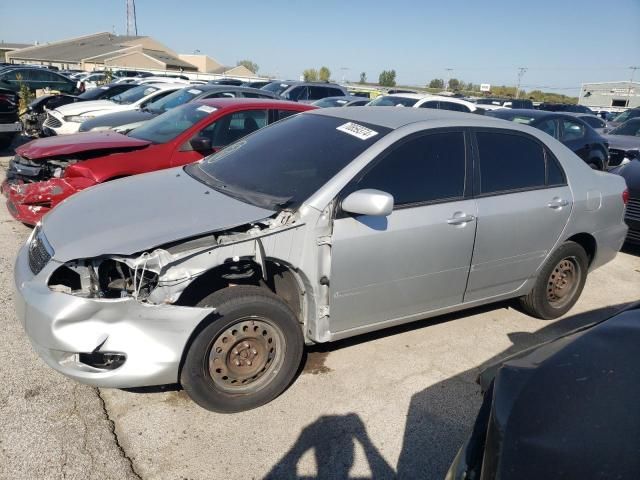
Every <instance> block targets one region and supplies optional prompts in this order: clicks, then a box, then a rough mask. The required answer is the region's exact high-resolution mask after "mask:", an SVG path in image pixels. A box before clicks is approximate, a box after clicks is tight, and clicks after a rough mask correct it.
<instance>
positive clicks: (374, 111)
mask: <svg viewBox="0 0 640 480" xmlns="http://www.w3.org/2000/svg"><path fill="white" fill-rule="evenodd" d="M309 114H311V115H325V116H329V117H336V118H343V119H344V120H346V121H351V122H363V123H369V124H372V125H378V126H380V127H386V128H391V129H397V128H400V127H403V126H405V125H408V124H410V123H416V122H424V121H445V122H446V121H458V122H459V121H460V120H469V121H470V123H473V124H476V125H477V124H480V125H487V126H496V127H501V128H505V122H504V120H501V119H499V118H492V117H485V116H484V115H477V114H474V113H462V112H453V111H450V110H436V109H431V108H409V107H367V106H364V107H359V108H342V107H332V108H322V109H319V110H314V111H313V112H309ZM305 115H306V114H305ZM507 128H508V127H507Z"/></svg>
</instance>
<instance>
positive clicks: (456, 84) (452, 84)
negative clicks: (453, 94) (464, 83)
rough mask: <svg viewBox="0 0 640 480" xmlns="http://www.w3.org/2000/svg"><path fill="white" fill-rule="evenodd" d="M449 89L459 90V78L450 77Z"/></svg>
mask: <svg viewBox="0 0 640 480" xmlns="http://www.w3.org/2000/svg"><path fill="white" fill-rule="evenodd" d="M449 89H450V90H460V80H458V79H457V78H452V79H450V80H449Z"/></svg>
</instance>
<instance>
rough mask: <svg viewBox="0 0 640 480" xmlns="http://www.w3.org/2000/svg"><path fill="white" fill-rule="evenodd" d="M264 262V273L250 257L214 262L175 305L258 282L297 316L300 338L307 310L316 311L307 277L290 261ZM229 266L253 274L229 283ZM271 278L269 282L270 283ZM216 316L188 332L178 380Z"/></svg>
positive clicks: (185, 304) (268, 260)
mask: <svg viewBox="0 0 640 480" xmlns="http://www.w3.org/2000/svg"><path fill="white" fill-rule="evenodd" d="M265 265H266V270H267V272H266V274H265V275H264V276H263V275H262V267H261V266H260V265H259V264H258V263H257V262H256V261H255V260H253V259H251V258H247V259H240V261H238V262H233V264H229V263H223V264H221V265H217V266H215V267H213V268H211V269H209V270H207V271H206V272H205V273H203V274H202V275H199V276H198V277H197V278H196V279H195V280H194V281H193V282H191V283H190V284H189V286H188V287H187V288H185V290H184V291H183V292H182V294H181V295H180V298H179V299H178V301H177V302H176V305H182V306H188V307H195V306H197V304H198V302H199V301H200V300H202V299H204V298H205V297H206V296H207V295H209V294H211V293H214V292H216V291H218V290H221V289H223V288H226V287H228V286H230V284H234V285H257V286H260V287H262V288H265V289H267V290H269V291H271V292H272V293H274V294H275V295H276V296H278V297H279V298H281V299H282V300H283V301H284V302H285V303H287V305H289V306H290V307H291V309H292V310H293V312H294V313H295V314H296V316H297V317H298V321H299V323H300V328H301V331H302V334H303V337H304V338H306V332H307V330H308V326H307V325H308V321H309V319H310V314H309V312H315V302H314V299H313V298H314V296H313V294H310V293H309V292H313V290H312V288H311V283H310V282H309V279H308V278H307V277H306V276H305V275H304V274H303V273H302V272H301V270H299V269H296V268H295V267H293V266H292V265H290V264H289V263H287V262H285V261H282V260H279V259H275V258H267V259H266V260H265ZM232 266H234V267H239V268H240V270H239V271H242V268H247V269H249V268H250V269H252V270H253V272H254V275H251V276H247V277H246V278H242V279H234V282H235V283H232V282H230V281H229V280H228V279H225V278H224V275H226V274H227V273H228V272H229V271H230V268H231V267H232ZM279 276H281V277H282V278H283V279H286V280H285V281H284V282H283V283H281V282H279V281H276V280H275V278H277V277H279ZM265 278H266V280H265ZM270 280H271V283H270V282H269V281H270ZM278 292H279V293H278ZM294 295H297V298H298V299H299V306H298V307H296V306H295V303H294V305H293V306H292V303H291V300H292V296H294ZM217 318H218V315H217V314H216V313H215V312H212V313H211V314H210V315H207V316H206V317H205V318H203V319H202V320H201V321H200V323H198V324H197V325H196V326H195V328H194V329H193V331H192V332H191V334H190V335H189V337H188V339H187V341H186V342H185V344H184V347H183V349H182V354H181V356H180V363H179V365H178V377H177V379H176V380H177V381H178V383H179V381H180V375H181V372H182V368H183V366H184V362H185V358H186V354H187V352H188V351H189V348H190V347H191V345H192V343H193V341H194V340H195V338H196V337H197V336H198V335H199V334H200V332H202V330H204V329H205V328H206V327H207V326H208V325H209V324H211V323H212V322H215V320H216V319H217Z"/></svg>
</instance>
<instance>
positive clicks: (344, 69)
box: [340, 67, 349, 83]
mask: <svg viewBox="0 0 640 480" xmlns="http://www.w3.org/2000/svg"><path fill="white" fill-rule="evenodd" d="M340 70H342V83H344V75H345V72H347V71H349V67H340Z"/></svg>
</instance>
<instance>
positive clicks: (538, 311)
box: [520, 241, 589, 320]
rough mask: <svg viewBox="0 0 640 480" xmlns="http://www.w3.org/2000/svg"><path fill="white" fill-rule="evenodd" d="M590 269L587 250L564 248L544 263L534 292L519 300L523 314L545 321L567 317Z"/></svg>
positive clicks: (573, 245) (569, 245)
mask: <svg viewBox="0 0 640 480" xmlns="http://www.w3.org/2000/svg"><path fill="white" fill-rule="evenodd" d="M588 266H589V259H588V257H587V254H586V252H585V251H584V248H582V247H581V246H580V245H578V244H577V243H575V242H571V241H569V242H565V243H564V244H562V245H561V246H560V247H559V248H558V249H557V250H556V251H555V252H553V253H552V254H551V256H550V257H549V258H548V259H547V261H546V262H545V264H544V266H543V267H542V269H541V270H540V274H539V275H538V278H537V279H536V283H535V285H534V287H533V290H531V292H530V293H529V294H528V295H526V296H524V297H521V298H520V305H521V306H522V308H523V310H524V311H525V312H526V313H528V314H529V315H531V316H533V317H537V318H541V319H543V320H551V319H554V318H558V317H560V316H562V315H564V314H565V313H567V312H568V311H569V310H570V309H571V307H573V306H574V305H575V303H576V302H577V301H578V298H580V294H581V293H582V289H583V288H584V284H585V281H586V279H587V269H588Z"/></svg>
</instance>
